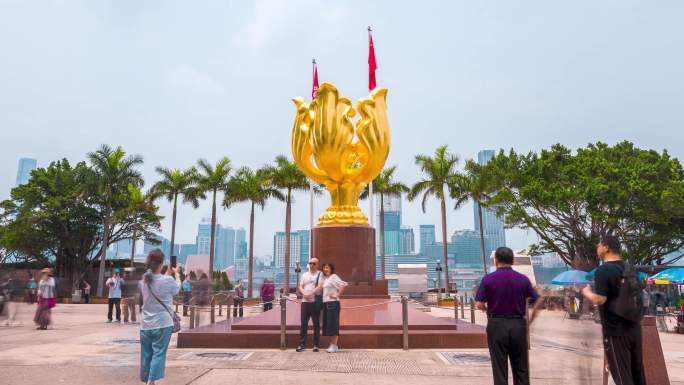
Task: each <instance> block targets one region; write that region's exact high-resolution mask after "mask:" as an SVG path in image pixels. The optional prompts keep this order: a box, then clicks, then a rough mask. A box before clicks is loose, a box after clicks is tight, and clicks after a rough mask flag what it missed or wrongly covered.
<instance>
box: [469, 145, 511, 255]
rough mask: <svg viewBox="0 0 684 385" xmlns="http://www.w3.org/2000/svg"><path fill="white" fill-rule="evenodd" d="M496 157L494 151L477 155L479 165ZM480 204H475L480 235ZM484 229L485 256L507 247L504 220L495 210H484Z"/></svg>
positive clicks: (476, 229)
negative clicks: (499, 248)
mask: <svg viewBox="0 0 684 385" xmlns="http://www.w3.org/2000/svg"><path fill="white" fill-rule="evenodd" d="M494 155H495V151H494V150H482V151H480V152H478V153H477V162H478V163H479V164H482V165H484V164H487V162H489V161H490V160H491V159H492V158H493V157H494ZM478 206H479V205H478V204H477V203H475V204H474V211H473V217H474V221H475V232H476V233H477V234H478V236H479V234H480V216H479V213H478ZM482 227H483V229H484V231H483V233H484V236H485V254H487V255H489V254H490V253H491V252H492V250H496V248H497V247H501V246H506V230H505V229H504V223H503V220H502V219H501V218H500V217H499V216H498V215H496V209H495V208H493V207H492V208H483V209H482Z"/></svg>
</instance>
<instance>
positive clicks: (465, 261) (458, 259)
mask: <svg viewBox="0 0 684 385" xmlns="http://www.w3.org/2000/svg"><path fill="white" fill-rule="evenodd" d="M451 244H453V247H454V266H453V267H454V268H464V269H478V268H479V269H482V247H481V246H482V245H481V240H480V233H479V232H476V231H473V230H457V231H455V232H454V234H453V235H452V236H451ZM485 244H487V238H486V236H485ZM485 263H486V265H487V266H489V253H487V254H486V255H485ZM450 267H452V266H450Z"/></svg>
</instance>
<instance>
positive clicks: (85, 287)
mask: <svg viewBox="0 0 684 385" xmlns="http://www.w3.org/2000/svg"><path fill="white" fill-rule="evenodd" d="M83 298H85V303H90V284H89V283H88V281H86V280H85V279H84V280H83Z"/></svg>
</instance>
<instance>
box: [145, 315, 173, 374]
mask: <svg viewBox="0 0 684 385" xmlns="http://www.w3.org/2000/svg"><path fill="white" fill-rule="evenodd" d="M172 330H173V327H171V326H169V327H166V328H161V329H152V330H141V331H140V381H142V382H147V381H156V380H159V379H161V378H164V369H165V368H166V350H167V349H168V348H169V341H171V334H172V333H171V332H172Z"/></svg>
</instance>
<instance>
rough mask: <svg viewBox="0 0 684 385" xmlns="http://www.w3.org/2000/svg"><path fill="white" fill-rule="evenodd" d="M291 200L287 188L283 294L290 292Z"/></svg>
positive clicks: (290, 193)
mask: <svg viewBox="0 0 684 385" xmlns="http://www.w3.org/2000/svg"><path fill="white" fill-rule="evenodd" d="M291 200H292V192H291V191H290V190H289V189H288V190H287V200H286V202H285V261H284V262H285V263H284V264H285V266H284V267H283V270H284V272H285V278H284V281H283V287H284V288H285V294H286V295H289V293H290V258H291V255H290V233H291V231H292V227H291V226H292V223H291V220H292V213H291V210H292V206H291Z"/></svg>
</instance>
